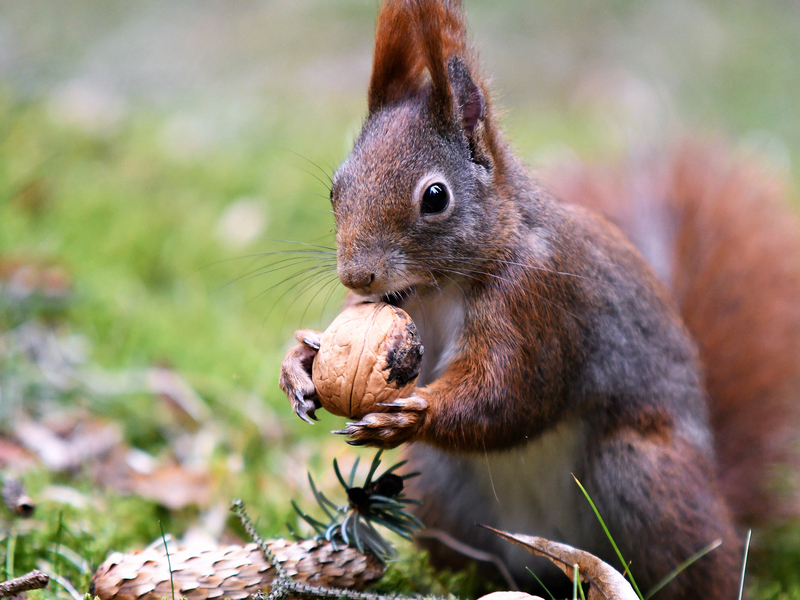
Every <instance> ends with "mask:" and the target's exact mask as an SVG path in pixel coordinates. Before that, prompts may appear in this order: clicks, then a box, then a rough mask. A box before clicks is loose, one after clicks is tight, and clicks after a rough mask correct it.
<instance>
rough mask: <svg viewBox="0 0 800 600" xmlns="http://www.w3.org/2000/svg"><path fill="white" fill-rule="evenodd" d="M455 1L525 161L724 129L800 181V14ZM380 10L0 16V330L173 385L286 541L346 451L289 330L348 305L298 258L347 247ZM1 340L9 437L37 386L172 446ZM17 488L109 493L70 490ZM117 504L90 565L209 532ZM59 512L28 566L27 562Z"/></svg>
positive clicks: (129, 436) (277, 7) (214, 4)
mask: <svg viewBox="0 0 800 600" xmlns="http://www.w3.org/2000/svg"><path fill="white" fill-rule="evenodd" d="M465 5H466V11H467V15H468V21H469V25H470V28H471V30H472V34H473V38H474V40H475V44H476V46H477V48H478V49H479V52H480V55H481V58H482V63H483V65H484V70H485V72H486V73H488V74H491V75H492V80H493V85H494V89H495V91H496V97H497V103H498V104H499V106H500V107H502V109H503V111H504V125H505V128H506V130H507V132H508V135H509V137H510V138H511V140H512V141H513V143H514V145H515V146H516V148H517V149H518V150H519V152H520V154H521V156H523V157H524V158H525V159H526V160H527V161H528V162H529V163H530V164H531V165H532V166H533V167H537V166H541V165H546V164H548V163H549V162H552V161H557V160H561V159H563V158H569V157H572V156H576V155H577V156H580V157H585V158H590V159H591V158H602V157H606V156H609V155H615V154H618V153H620V152H622V151H624V150H625V149H626V148H628V147H630V146H631V145H635V144H636V143H638V142H640V141H646V142H647V143H658V142H659V141H660V140H668V139H671V138H672V137H673V136H675V135H681V134H683V133H686V132H694V133H700V134H707V133H711V134H722V135H723V136H727V137H728V138H729V139H730V140H731V144H732V145H733V146H735V147H736V148H738V149H739V150H741V151H743V152H752V153H756V154H759V155H761V156H764V157H765V158H766V159H767V160H768V161H769V163H770V164H771V165H772V167H773V168H774V169H775V171H776V172H777V173H779V174H781V175H783V176H785V177H786V178H787V179H789V180H790V181H793V182H794V183H795V184H796V183H797V177H798V174H797V169H796V166H795V165H796V164H797V161H798V159H800V103H798V100H797V99H798V98H800V69H798V68H797V60H798V57H800V3H797V2H793V1H787V0H784V1H779V0H774V1H766V2H748V1H744V0H730V1H722V0H703V1H699V0H673V1H667V0H658V1H653V2H631V1H628V0H618V1H611V2H605V3H599V2H585V1H577V0H567V1H560V2H526V1H523V0H511V1H492V2H490V1H488V0H466V2H465ZM376 6H377V2H376V1H375V0H347V1H345V0H292V1H287V0H281V1H261V2H255V1H238V2H224V1H222V0H204V1H188V0H186V1H178V0H176V1H171V2H164V1H155V0H152V1H147V0H141V1H136V2H127V3H117V2H107V1H100V0H84V1H66V2H52V1H46V0H26V1H25V2H18V1H12V0H3V1H2V2H0V330H2V331H3V332H6V333H8V332H14V331H18V330H19V328H20V327H21V326H24V325H26V324H30V323H40V324H44V325H45V326H46V327H47V328H48V329H49V330H50V331H53V332H55V333H56V335H58V336H61V338H63V337H64V336H67V335H68V336H72V337H71V338H70V339H73V340H74V339H77V340H79V341H80V344H81V348H82V353H83V354H82V355H81V356H82V358H81V359H80V361H79V363H80V366H81V369H84V370H87V369H88V370H92V369H95V370H101V371H103V372H106V373H117V374H119V373H125V372H127V371H126V370H132V369H133V370H135V369H141V368H146V367H154V366H161V367H168V368H169V369H172V370H174V372H176V373H178V374H179V375H180V376H181V377H182V378H184V379H185V380H186V381H187V382H188V383H189V385H190V386H191V387H192V388H193V389H194V390H196V392H197V393H198V394H199V397H200V398H201V399H202V401H203V402H204V403H205V404H206V405H207V406H209V407H210V408H211V411H212V413H213V415H214V417H213V419H212V420H213V421H214V422H215V423H216V425H217V426H218V427H219V428H220V429H222V430H223V431H224V433H222V434H220V435H219V436H218V437H217V438H215V440H216V441H215V445H214V447H213V449H212V451H210V453H209V456H210V458H209V461H210V463H209V464H210V465H211V467H210V468H211V470H212V471H213V472H214V473H216V474H217V476H218V478H217V479H216V480H215V481H216V484H215V485H216V487H215V490H216V491H215V496H214V497H215V498H219V499H223V498H228V499H229V498H230V497H233V496H234V495H241V496H244V497H245V499H247V500H248V502H249V503H250V504H251V505H255V506H256V507H257V511H258V512H259V514H261V515H264V517H263V520H262V527H263V528H264V530H265V531H266V532H267V533H270V534H275V533H278V532H281V531H284V530H283V521H284V520H285V519H286V518H287V515H289V512H290V508H289V506H288V498H289V497H290V494H294V493H296V494H300V495H302V494H307V491H305V490H301V488H302V486H303V485H304V483H303V481H302V479H303V476H304V475H303V473H304V470H305V469H306V468H311V469H312V470H313V469H323V468H324V467H325V466H326V465H327V464H328V461H329V459H330V457H331V456H332V455H339V456H346V455H348V450H347V449H346V448H345V446H344V444H342V443H341V441H339V440H335V439H334V440H331V439H329V438H331V437H332V436H329V435H328V434H327V432H328V431H329V430H330V429H332V428H334V427H336V426H338V424H339V422H338V420H336V419H333V418H331V417H327V418H325V419H324V420H323V422H322V424H321V425H318V426H316V427H313V428H312V427H309V426H307V425H305V424H303V423H301V422H300V421H299V419H297V418H296V417H294V416H293V415H291V414H290V411H289V410H288V405H287V403H286V400H285V399H284V398H282V397H281V394H280V391H279V390H278V387H277V383H276V382H277V376H278V368H279V365H280V361H281V358H282V356H283V354H284V352H285V350H286V348H287V347H288V344H289V340H290V339H291V335H292V332H293V331H294V329H296V328H298V327H300V326H312V327H317V328H324V326H325V325H326V323H327V322H328V321H329V320H330V319H331V318H332V315H333V314H335V312H336V310H337V307H338V303H339V302H340V300H341V298H342V297H343V295H344V294H343V291H342V290H341V288H340V286H338V284H336V283H335V281H334V279H333V275H334V274H335V273H334V270H333V268H332V266H331V264H330V263H325V262H324V260H325V256H324V255H321V254H297V253H292V252H293V251H303V250H313V251H316V250H320V251H324V250H325V249H324V248H322V247H327V248H328V249H332V247H333V244H334V236H333V221H332V217H331V214H330V210H329V204H328V202H327V189H326V187H325V181H326V175H329V174H331V173H332V172H333V170H334V169H335V166H336V165H337V164H338V162H339V161H341V160H342V159H343V158H344V157H345V156H346V154H347V151H348V148H349V145H350V143H351V140H352V138H353V136H354V135H355V134H356V133H357V131H358V129H359V126H360V123H361V120H362V118H363V117H364V114H365V109H366V100H365V90H366V85H367V81H368V77H369V68H370V60H371V51H372V42H373V38H372V35H373V26H374V19H375V13H376ZM278 240H287V241H295V242H302V243H303V244H311V245H301V244H292V243H288V242H286V243H285V242H281V241H278ZM21 269H22V270H23V272H22V274H21V275H20V271H21ZM24 269H28V270H24ZM31 269H32V271H31ZM31 273H33V274H31ZM42 273H44V275H42ZM26 277H27V279H26ZM26 286H27V287H26ZM8 339H11V338H7V340H6V341H8ZM10 347H11V346H9V344H8V343H6V345H5V346H4V345H3V344H2V343H0V402H2V404H0V416H3V415H4V417H5V418H6V421H5V423H2V422H0V432H3V429H4V428H5V429H6V430H7V431H6V433H8V434H9V435H10V433H11V423H12V417H13V415H16V414H18V413H19V412H20V411H22V412H25V411H27V412H31V410H33V409H31V407H30V405H29V404H30V403H31V402H33V398H38V400H37V401H39V400H41V401H42V402H45V403H44V404H41V405H39V408H38V409H37V410H39V411H40V412H42V411H44V410H46V409H47V407H50V406H52V405H54V404H55V405H58V406H62V405H67V406H69V405H74V404H78V405H80V406H84V407H86V408H87V410H89V411H90V412H92V413H93V414H101V415H103V416H104V417H106V418H109V419H114V420H116V421H117V422H119V423H120V424H121V427H122V429H123V432H124V435H125V439H126V440H127V441H128V442H129V443H130V444H132V445H133V446H135V447H137V448H141V449H144V450H145V451H147V452H149V453H151V454H153V455H156V454H158V453H159V452H161V451H162V450H164V449H165V448H167V447H168V446H169V445H170V442H169V435H167V434H165V433H164V430H165V428H168V427H172V425H173V424H172V423H171V421H170V418H169V417H167V416H164V415H163V414H162V412H163V411H162V410H161V409H160V408H158V405H157V404H154V400H153V398H152V394H147V393H142V392H135V391H133V392H131V391H128V392H124V393H111V392H108V391H106V392H103V393H99V392H97V391H96V390H94V391H92V389H90V388H91V386H89V387H88V388H87V386H86V385H76V386H73V387H72V388H70V389H69V390H67V391H64V390H63V389H59V390H55V391H54V390H52V389H50V388H47V385H45V384H43V383H42V382H41V381H39V379H37V377H39V376H37V375H31V373H32V372H33V371H31V370H30V368H29V367H30V365H27V366H26V364H27V363H25V364H23V363H24V360H23V359H22V358H20V355H19V354H18V353H17V354H15V353H13V352H11V351H10V350H9V348H10ZM81 372H83V371H81ZM26 378H27V379H26ZM78 379H80V378H78ZM45 383H46V382H45ZM34 384H35V385H34ZM34 388H36V389H39V390H42V389H46V390H50V391H46V393H44V392H43V393H42V394H40V396H36V395H35V394H32V393H28V391H29V390H32V389H34ZM14 390H18V392H19V393H12V392H14ZM19 390H22V391H19ZM26 403H27V404H26ZM42 407H44V408H42ZM34 412H35V410H34ZM231 457H235V460H233V462H232V461H231ZM37 473H38V474H37ZM287 473H294V479H292V480H291V481H289V483H286V482H287V477H288V475H287ZM298 473H299V475H298ZM26 477H28V479H29V480H30V485H31V486H32V489H36V490H42V489H46V487H47V486H48V485H51V484H53V483H54V482H55V483H62V484H63V483H69V484H70V485H74V486H77V487H78V488H79V489H82V490H83V491H84V492H85V493H86V494H94V493H95V491H94V489H93V487H92V485H91V484H90V483H86V482H85V481H84V480H82V479H81V478H80V477H78V478H77V479H76V478H75V477H74V476H70V477H67V476H64V475H63V474H62V475H53V474H46V473H45V474H43V473H41V472H37V471H36V470H33V471H29V472H28V474H27V475H26ZM82 481H84V482H83V483H81V482H82ZM125 502H131V501H130V500H126V501H125ZM111 505H112V508H109V509H108V510H109V514H110V515H112V516H113V519H117V522H119V514H118V511H123V510H130V511H131V512H132V513H135V514H136V515H138V517H139V518H138V519H134V520H131V521H130V525H131V527H132V528H133V529H132V530H130V531H129V530H128V529H125V528H119V529H116V530H115V529H114V528H113V527H111V525H110V523H108V522H106V521H102V522H101V523H98V522H95V521H90V522H88V524H84V525H81V526H80V527H78V526H76V527H77V528H78V529H81V528H83V529H81V531H84V533H86V532H88V533H86V535H87V536H88V537H87V539H88V538H89V537H91V538H93V539H94V540H95V541H93V542H91V544H93V545H91V544H89V543H88V542H86V544H84V547H85V548H88V547H89V545H91V550H85V553H86V558H87V560H89V561H90V562H92V561H94V563H95V564H94V566H96V562H97V561H98V560H102V558H103V557H104V556H105V552H106V551H108V550H109V549H111V548H112V547H113V548H116V549H121V547H125V546H126V545H127V546H129V547H134V546H136V545H137V544H138V545H142V544H143V543H147V542H148V541H150V540H151V539H153V538H155V537H157V535H158V531H159V530H158V519H159V518H160V519H164V520H165V522H167V523H168V524H170V525H171V526H172V527H173V528H174V530H175V531H176V533H180V532H181V531H182V529H185V528H186V527H187V526H188V525H189V524H190V523H192V522H194V521H195V520H196V519H197V518H198V512H197V510H189V509H186V510H184V511H183V512H181V511H177V512H175V511H173V512H169V511H166V510H164V509H163V508H162V507H160V505H158V503H151V504H146V505H137V504H124V503H123V502H122V501H119V502H115V501H114V502H111ZM143 506H145V508H143ZM46 507H47V505H46V504H45V509H46ZM120 507H128V508H120ZM58 510H61V509H58ZM58 510H56V509H55V508H51V512H49V513H48V512H45V515H46V519H49V520H50V529H45V532H46V533H40V534H39V535H41V536H42V539H41V540H40V541H39V542H36V538H35V536H34V534H31V535H32V536H34V537H31V545H30V548H29V550H28V554H25V552H24V548H23V550H20V549H19V548H20V547H22V546H18V549H17V552H21V554H20V557H19V561H22V562H24V561H25V560H28V561H29V562H35V559H36V556H37V554H36V547H37V546H36V544H37V543H40V544H44V541H43V540H46V539H50V538H52V537H53V536H54V535H55V533H54V531H53V529H52V528H53V523H54V522H55V520H54V519H55V517H54V516H53V515H56V514H59V513H58ZM78 513H80V511H77V513H76V514H78ZM80 514H82V513H80ZM84 516H85V515H84ZM112 516H109V519H111V518H112ZM76 518H77V517H76ZM92 518H93V519H101V517H98V516H96V515H95V516H93V517H92ZM59 522H60V521H59ZM58 527H59V528H61V525H59V526H58ZM101 530H102V531H103V532H105V533H104V535H102V536H100V535H99V533H98V532H99V531H101ZM48 536H49V537H48ZM785 536H786V537H785V538H784V542H782V544H783V546H781V548H782V549H783V550H782V553H780V552H779V553H778V554H776V555H774V556H773V557H772V559H771V560H772V563H773V565H775V567H774V569H773V572H772V574H771V575H769V576H767V577H766V579H765V581H767V582H768V581H769V578H770V577H772V576H774V577H776V578H778V579H780V580H781V581H783V582H784V583H782V584H774V585H773V586H772V587H770V585H771V584H769V583H765V584H764V585H763V586H762V588H761V591H760V592H759V593H760V594H761V597H764V598H767V597H770V598H772V597H775V598H777V597H779V595H778V594H779V593H780V592H779V590H780V589H781V586H789V585H790V584H789V583H788V582H790V581H792V578H793V575H792V572H793V570H794V568H793V566H792V565H796V564H797V563H795V562H794V560H795V558H796V557H797V556H798V554H795V553H794V551H793V550H792V548H794V547H795V546H793V544H794V542H793V541H792V540H793V539H794V537H793V535H792V534H791V533H786V534H785ZM77 537H79V536H77ZM77 537H76V539H77ZM787 540H788V541H787ZM76 577H78V576H76ZM80 577H82V578H83V579H80V578H78V580H79V581H82V582H85V581H86V577H87V576H86V573H85V572H84V573H83V574H82V575H80ZM776 586H777V587H776ZM793 589H794V592H792V593H794V594H795V595H794V596H792V597H800V596H798V592H797V588H793ZM59 593H60V592H59ZM787 597H788V596H787Z"/></svg>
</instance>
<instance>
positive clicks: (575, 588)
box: [572, 563, 581, 600]
mask: <svg viewBox="0 0 800 600" xmlns="http://www.w3.org/2000/svg"><path fill="white" fill-rule="evenodd" d="M573 566H574V567H575V573H574V574H573V575H572V600H578V579H580V578H581V576H580V574H579V573H578V563H575V564H574V565H573Z"/></svg>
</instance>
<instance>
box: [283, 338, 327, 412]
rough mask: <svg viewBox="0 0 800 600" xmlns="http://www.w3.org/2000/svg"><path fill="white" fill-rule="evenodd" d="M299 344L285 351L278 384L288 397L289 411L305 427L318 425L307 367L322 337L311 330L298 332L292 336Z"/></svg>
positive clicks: (316, 400)
mask: <svg viewBox="0 0 800 600" xmlns="http://www.w3.org/2000/svg"><path fill="white" fill-rule="evenodd" d="M294 337H295V339H297V341H298V342H300V343H299V344H298V345H297V346H294V347H292V348H291V349H289V352H287V353H286V358H284V359H283V363H281V376H280V379H279V380H278V384H279V385H280V386H281V389H282V390H283V391H284V393H285V394H286V395H287V396H288V397H289V402H290V403H291V405H292V409H293V410H294V412H295V413H296V414H297V416H298V417H300V418H301V419H303V421H305V422H306V423H311V424H313V421H312V420H311V419H314V420H315V421H318V420H319V419H317V416H316V415H315V414H314V413H315V411H316V410H317V409H318V408H319V407H320V404H319V399H318V398H317V389H316V388H315V387H314V382H313V381H312V380H311V365H312V364H313V362H314V357H315V356H316V355H317V351H318V350H319V344H320V339H321V338H322V333H320V332H319V331H313V330H311V329H300V330H298V331H296V332H295V334H294Z"/></svg>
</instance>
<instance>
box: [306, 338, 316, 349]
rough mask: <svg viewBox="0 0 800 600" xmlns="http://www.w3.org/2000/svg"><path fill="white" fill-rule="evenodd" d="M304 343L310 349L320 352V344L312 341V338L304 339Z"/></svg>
mask: <svg viewBox="0 0 800 600" xmlns="http://www.w3.org/2000/svg"><path fill="white" fill-rule="evenodd" d="M303 343H304V344H305V345H306V346H308V347H309V348H313V349H314V350H319V342H318V341H316V340H312V339H311V338H303Z"/></svg>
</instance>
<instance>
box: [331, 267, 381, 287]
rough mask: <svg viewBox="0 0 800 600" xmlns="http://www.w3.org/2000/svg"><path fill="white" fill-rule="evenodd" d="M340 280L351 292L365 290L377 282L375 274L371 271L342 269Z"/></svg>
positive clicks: (356, 268)
mask: <svg viewBox="0 0 800 600" xmlns="http://www.w3.org/2000/svg"><path fill="white" fill-rule="evenodd" d="M339 279H340V280H341V281H342V283H343V284H344V285H346V286H347V287H349V288H350V289H351V290H363V289H366V288H368V287H369V286H370V285H372V282H373V281H375V273H374V272H373V271H370V270H369V269H359V268H358V267H355V268H347V267H340V268H339Z"/></svg>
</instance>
